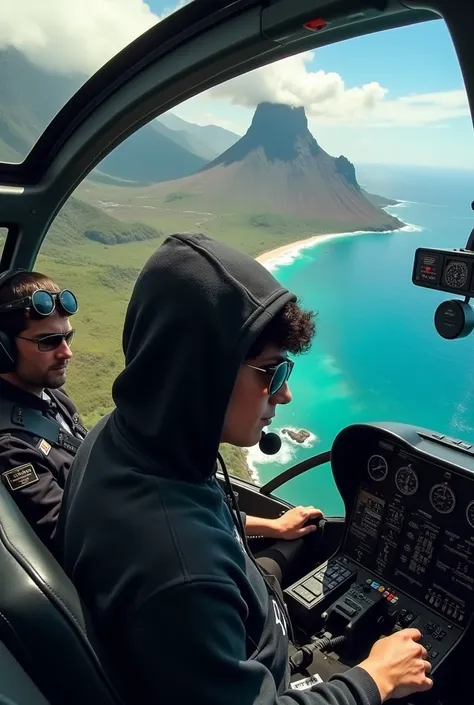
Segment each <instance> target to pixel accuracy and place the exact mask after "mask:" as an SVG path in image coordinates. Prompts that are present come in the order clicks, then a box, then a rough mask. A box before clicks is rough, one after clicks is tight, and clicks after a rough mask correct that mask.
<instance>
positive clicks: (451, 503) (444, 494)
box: [430, 484, 456, 514]
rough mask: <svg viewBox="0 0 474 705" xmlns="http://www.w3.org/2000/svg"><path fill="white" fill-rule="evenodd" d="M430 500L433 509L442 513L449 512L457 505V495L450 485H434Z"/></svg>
mask: <svg viewBox="0 0 474 705" xmlns="http://www.w3.org/2000/svg"><path fill="white" fill-rule="evenodd" d="M430 502H431V506H432V507H433V509H436V511H437V512H439V513H440V514H449V513H450V512H452V511H453V509H454V507H455V506H456V497H455V495H454V492H453V491H452V489H451V487H450V486H449V485H447V484H439V485H433V487H432V488H431V490H430Z"/></svg>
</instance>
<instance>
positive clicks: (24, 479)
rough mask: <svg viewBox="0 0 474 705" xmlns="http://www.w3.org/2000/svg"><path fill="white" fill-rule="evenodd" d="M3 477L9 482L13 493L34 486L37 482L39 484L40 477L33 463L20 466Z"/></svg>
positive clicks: (3, 474) (5, 473)
mask: <svg viewBox="0 0 474 705" xmlns="http://www.w3.org/2000/svg"><path fill="white" fill-rule="evenodd" d="M2 476H3V477H4V478H5V480H6V481H7V482H8V485H9V487H10V489H11V490H12V491H13V492H14V491H15V490H21V489H22V488H23V487H28V485H33V484H34V483H35V482H39V477H38V475H37V474H36V470H35V469H34V467H33V465H32V464H31V463H27V464H26V465H19V466H18V467H16V468H13V469H12V470H8V471H7V472H4V473H2Z"/></svg>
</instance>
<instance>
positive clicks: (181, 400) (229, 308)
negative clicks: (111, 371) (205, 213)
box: [112, 234, 296, 480]
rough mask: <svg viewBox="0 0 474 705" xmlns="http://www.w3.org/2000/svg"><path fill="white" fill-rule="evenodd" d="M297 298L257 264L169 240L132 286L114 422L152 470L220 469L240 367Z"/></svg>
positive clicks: (210, 242) (195, 475)
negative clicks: (222, 442) (275, 319)
mask: <svg viewBox="0 0 474 705" xmlns="http://www.w3.org/2000/svg"><path fill="white" fill-rule="evenodd" d="M295 299H296V297H295V295H294V294H292V293H290V292H289V291H288V290H287V289H285V288H283V287H282V286H281V285H280V284H279V283H278V281H277V280H276V279H275V278H274V277H273V276H272V275H271V274H270V272H268V271H267V270H266V269H265V268H264V267H263V266H262V265H261V264H260V263H259V262H257V261H256V260H255V259H253V258H252V257H250V256H249V255H246V254H244V253H243V252H240V251H238V250H235V249H234V248H232V247H230V246H229V245H226V244H225V243H223V242H220V241H218V240H214V239H212V238H210V237H208V236H206V235H203V234H185V235H184V234H175V235H171V236H170V237H168V238H167V239H166V240H165V242H164V243H163V244H162V245H161V247H159V248H158V250H157V251H156V252H155V253H154V254H153V255H152V256H151V257H150V259H149V260H148V262H147V263H146V265H145V267H144V268H143V270H142V272H141V273H140V275H139V277H138V279H137V282H136V284H135V287H134V290H133V293H132V298H131V300H130V303H129V306H128V309H127V314H126V318H125V325H124V332H123V351H124V354H125V364H126V366H125V369H124V370H123V372H121V373H120V374H119V376H118V377H117V379H116V381H115V383H114V386H113V390H112V393H113V398H114V401H115V404H116V410H115V412H114V417H115V419H116V421H117V423H118V425H119V427H120V430H121V432H122V433H123V434H124V435H125V436H126V437H127V440H128V441H129V442H130V443H131V444H132V445H133V446H134V447H135V448H137V450H139V451H140V452H141V453H145V454H146V455H148V456H149V458H150V459H151V460H152V462H153V466H154V469H155V471H157V472H158V473H159V472H160V469H161V471H162V472H164V473H165V474H166V475H169V474H171V475H172V476H174V477H176V478H177V479H183V480H198V479H199V480H202V479H205V478H207V477H209V476H210V475H212V473H213V472H214V467H215V463H216V457H217V452H218V448H219V443H220V436H221V431H222V425H223V422H224V416H225V412H226V409H227V405H228V402H229V399H230V395H231V393H232V389H233V386H234V382H235V379H236V376H237V373H238V370H239V366H240V364H241V362H242V361H243V360H244V358H245V355H246V353H247V351H248V350H249V348H250V346H251V345H252V343H253V342H254V340H255V339H256V338H257V337H258V335H259V334H260V333H261V331H262V330H263V329H264V328H265V327H266V326H267V325H268V323H269V322H270V321H271V319H272V318H273V317H274V316H275V315H276V314H277V313H278V312H279V311H280V310H281V309H282V308H283V306H285V304H286V303H287V302H289V301H294V300H295Z"/></svg>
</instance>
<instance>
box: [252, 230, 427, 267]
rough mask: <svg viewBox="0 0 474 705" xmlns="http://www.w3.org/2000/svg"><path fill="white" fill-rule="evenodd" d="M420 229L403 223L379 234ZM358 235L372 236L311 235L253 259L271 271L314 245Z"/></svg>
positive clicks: (356, 233)
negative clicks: (394, 228)
mask: <svg viewBox="0 0 474 705" xmlns="http://www.w3.org/2000/svg"><path fill="white" fill-rule="evenodd" d="M421 229H422V228H420V227H419V226H417V225H412V224H411V223H405V224H404V225H403V226H402V227H401V228H397V229H396V230H387V231H386V232H385V233H384V232H381V233H380V235H384V234H386V235H393V234H394V233H396V232H398V233H400V232H418V231H420V230H421ZM360 235H374V231H373V230H355V231H354V232H343V233H324V234H321V235H311V237H308V238H306V239H305V240H296V241H295V242H289V243H288V244H287V245H282V246H281V247H276V248H275V249H274V250H268V251H267V252H262V254H261V255H258V257H256V258H255V259H256V260H257V262H260V264H263V265H264V266H265V267H266V268H267V269H272V268H273V267H275V266H277V265H284V264H291V263H292V261H293V260H295V259H296V258H297V257H299V255H300V253H301V251H302V250H306V249H308V248H310V247H315V246H316V245H322V244H323V243H325V242H328V241H329V240H335V239H336V238H341V237H344V238H346V237H358V236H360Z"/></svg>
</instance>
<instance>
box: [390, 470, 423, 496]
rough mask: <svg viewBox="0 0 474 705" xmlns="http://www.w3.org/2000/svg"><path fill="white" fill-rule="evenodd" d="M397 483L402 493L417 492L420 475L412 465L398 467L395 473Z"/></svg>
mask: <svg viewBox="0 0 474 705" xmlns="http://www.w3.org/2000/svg"><path fill="white" fill-rule="evenodd" d="M395 484H396V486H397V489H398V490H400V492H401V493H402V494H406V495H410V494H415V492H416V491H417V489H418V476H417V474H416V472H415V471H414V470H413V468H412V467H411V465H404V466H403V467H401V468H398V470H397V472H396V474H395Z"/></svg>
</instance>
